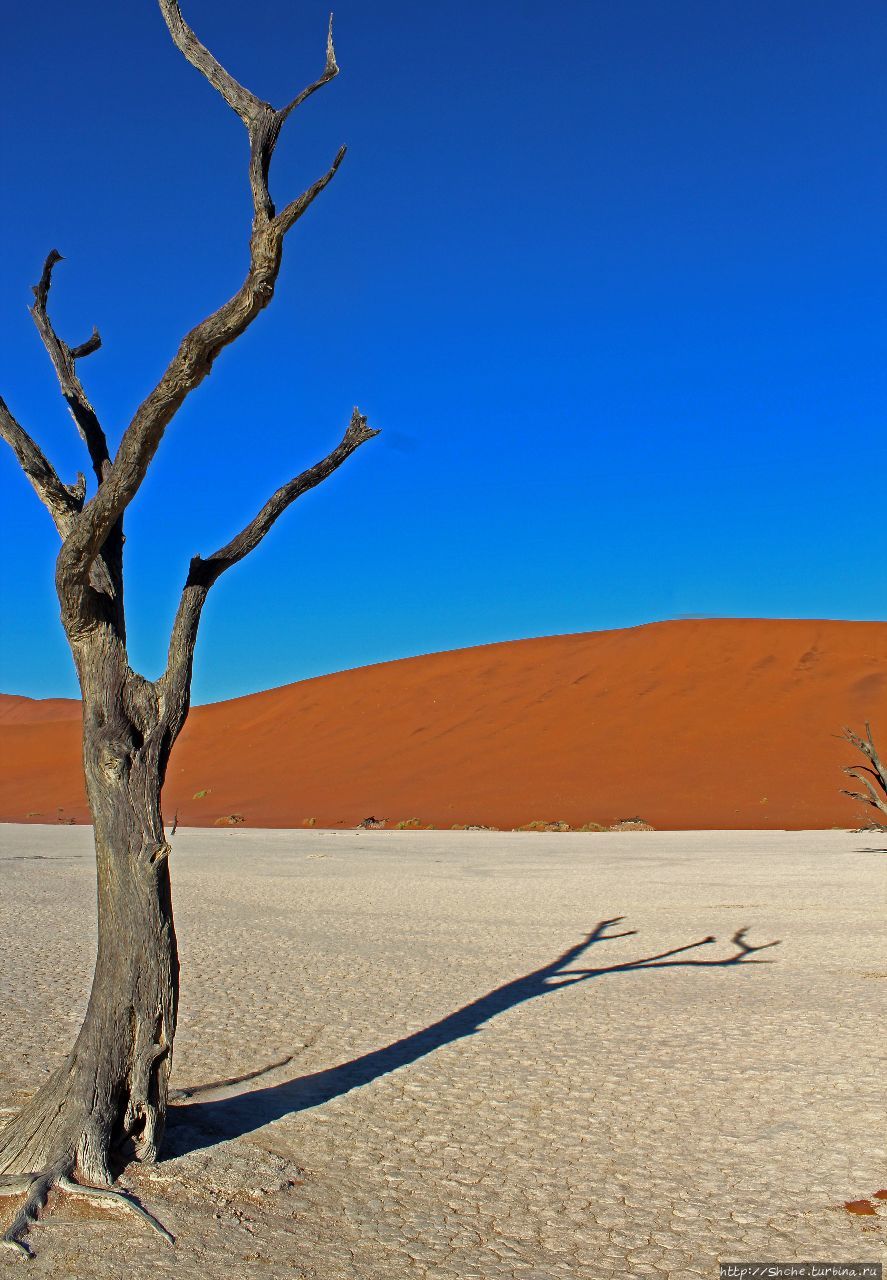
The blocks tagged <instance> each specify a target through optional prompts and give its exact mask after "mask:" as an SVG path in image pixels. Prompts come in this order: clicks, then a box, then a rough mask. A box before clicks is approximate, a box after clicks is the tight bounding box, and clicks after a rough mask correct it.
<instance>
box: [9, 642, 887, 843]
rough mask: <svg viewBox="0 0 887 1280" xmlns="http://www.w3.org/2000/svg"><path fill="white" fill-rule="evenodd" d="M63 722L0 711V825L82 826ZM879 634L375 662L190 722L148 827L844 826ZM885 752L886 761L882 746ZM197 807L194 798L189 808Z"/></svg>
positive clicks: (495, 649)
mask: <svg viewBox="0 0 887 1280" xmlns="http://www.w3.org/2000/svg"><path fill="white" fill-rule="evenodd" d="M76 708H77V704H76V703H70V702H67V703H66V702H64V701H62V700H54V701H53V703H52V704H51V711H50V704H48V703H40V702H38V703H29V702H28V700H26V699H19V698H0V820H3V821H22V820H26V819H31V820H33V821H44V822H45V821H55V820H56V818H57V816H58V814H59V811H60V810H61V816H62V817H63V818H76V819H77V821H87V820H88V811H87V808H86V804H85V799H84V794H83V786H82V782H81V777H80V759H79V723H78V721H77V719H76V718H72V715H74V716H76ZM865 719H870V720H871V721H872V722H873V727H874V730H875V734H876V739H877V736H878V732H879V730H880V736H881V740H882V741H884V742H885V743H887V623H865V622H818V621H758V620H730V619H727V620H689V621H678V622H664V623H656V624H652V625H650V626H644V627H637V628H633V629H630V630H623V631H605V632H593V633H590V634H587V635H568V636H552V637H548V638H545V639H541V640H521V641H515V642H512V643H507V644H494V645H487V646H484V647H481V648H474V649H462V650H458V651H455V652H451V653H440V654H432V655H429V656H427V657H421V658H411V659H407V660H405V661H401V662H390V663H383V664H380V665H378V666H373V667H364V668H360V669H358V670H356V671H346V672H341V673H339V674H337V675H331V676H323V677H321V678H319V679H315V680H306V681H302V682H301V683H299V684H293V685H289V686H286V687H284V688H282V689H272V690H270V691H268V692H266V693H260V694H254V695H251V696H249V697H244V698H238V699H235V700H233V701H230V702H223V703H217V704H214V705H211V706H205V707H199V708H196V709H195V710H194V711H193V712H192V715H191V719H190V721H189V723H188V725H187V728H186V730H185V732H184V734H183V736H182V738H181V740H180V742H179V744H178V746H177V748H176V751H175V753H174V755H173V759H172V764H171V767H170V771H169V778H168V781H167V786H166V791H165V794H164V809H165V813H166V816H167V818H168V819H170V818H172V815H173V814H174V813H178V820H179V823H180V824H182V825H211V824H212V823H214V822H215V821H216V820H218V819H219V818H223V817H224V816H226V815H230V814H239V815H242V817H243V819H244V821H245V824H246V825H247V826H257V827H262V826H268V827H289V826H301V825H302V823H303V822H304V821H305V820H306V819H309V818H313V819H316V822H317V825H318V826H326V825H336V824H344V825H346V826H353V825H355V824H356V823H357V822H359V821H360V820H361V819H362V818H365V817H368V816H369V815H374V816H376V817H379V818H386V819H387V820H388V824H389V825H393V824H395V823H396V822H398V821H401V820H404V819H410V818H418V819H420V820H421V822H422V823H423V824H434V825H435V826H446V827H449V826H451V825H452V824H454V823H481V824H486V825H492V826H497V827H513V826H518V825H520V824H523V823H527V822H531V821H537V820H546V821H552V820H561V821H566V822H568V823H570V824H571V825H573V826H579V825H581V824H583V823H586V822H598V823H602V824H609V823H612V822H614V821H616V820H618V819H620V818H625V817H634V816H640V817H642V818H644V819H646V821H647V822H649V823H652V825H653V826H655V827H660V828H668V827H672V828H759V827H760V828H772V827H788V828H805V827H830V826H852V825H854V824H855V823H856V822H858V821H859V820H860V819H862V818H863V817H864V816H865V815H864V814H863V812H862V810H861V806H859V805H856V804H854V802H852V801H850V800H848V799H846V798H845V797H843V796H842V795H841V794H840V788H841V786H842V785H843V782H844V778H843V776H842V774H841V771H840V766H841V765H842V764H846V763H850V762H852V759H853V754H854V753H853V752H852V750H851V749H849V748H848V747H847V745H846V744H842V743H841V742H840V741H839V740H838V739H837V737H836V736H835V735H837V734H838V733H839V732H840V729H841V727H842V726H843V725H844V724H851V725H854V726H856V727H857V728H861V726H862V722H863V721H864V720H865ZM885 749H887V747H885ZM200 792H205V793H206V794H205V795H202V796H200V797H199V798H198V796H197V793H200Z"/></svg>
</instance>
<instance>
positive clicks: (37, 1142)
mask: <svg viewBox="0 0 887 1280" xmlns="http://www.w3.org/2000/svg"><path fill="white" fill-rule="evenodd" d="M79 656H80V662H79V664H78V665H79V666H80V674H81V687H82V689H83V695H84V718H83V762H84V769H85V773H86V781H87V793H88V796H89V804H90V809H91V812H92V816H93V823H94V830H95V848H96V870H97V886H98V949H97V956H96V967H95V976H94V978H93V985H92V992H91V994H90V998H89V1005H88V1007H87V1011H86V1017H85V1019H84V1022H83V1026H82V1027H81V1029H80V1032H79V1034H78V1036H77V1040H76V1042H75V1044H74V1047H73V1049H72V1050H71V1053H70V1054H69V1056H68V1058H67V1060H66V1061H65V1063H64V1064H63V1065H62V1066H61V1067H60V1068H59V1069H58V1070H57V1071H56V1072H55V1073H54V1074H53V1075H52V1076H51V1077H50V1079H49V1080H48V1081H47V1083H46V1084H45V1085H44V1086H43V1087H42V1088H41V1089H40V1090H38V1092H37V1093H36V1094H35V1095H34V1097H33V1098H32V1099H31V1101H30V1102H29V1103H27V1104H26V1105H25V1107H24V1108H23V1110H22V1111H21V1113H20V1114H19V1115H18V1116H17V1117H16V1119H15V1120H14V1121H13V1122H12V1123H11V1124H10V1125H8V1126H7V1128H6V1129H5V1130H4V1131H3V1133H2V1136H0V1173H4V1174H10V1173H35V1172H38V1171H42V1170H46V1169H50V1168H52V1169H59V1168H62V1169H63V1170H64V1173H65V1175H68V1174H70V1173H77V1174H78V1175H79V1176H80V1177H81V1178H83V1179H84V1180H85V1181H88V1182H92V1183H98V1184H102V1185H107V1184H108V1183H110V1182H111V1181H112V1180H113V1174H112V1172H111V1169H110V1156H111V1151H112V1149H113V1148H114V1147H115V1146H116V1145H119V1144H121V1143H122V1142H124V1140H125V1139H127V1138H130V1139H132V1141H133V1142H134V1143H135V1148H136V1154H137V1155H138V1156H139V1157H140V1158H141V1159H142V1160H148V1161H150V1160H153V1159H154V1158H155V1156H156V1153H157V1148H158V1145H159V1143H160V1140H161V1137H162V1133H163V1126H164V1120H165V1115H166V1101H167V1091H168V1089H167V1086H168V1081H169V1073H170V1067H171V1057H172V1045H173V1037H174V1034H175V1024H176V1008H177V1003H178V955H177V950H176V937H175V930H174V927H173V917H172V897H171V892H170V876H169V852H170V850H169V845H168V844H167V843H166V840H165V837H164V831H163V821H162V817H161V811H160V791H161V786H162V783H163V776H164V773H165V769H166V762H167V760H168V758H169V748H170V746H171V742H170V734H169V732H168V730H167V729H166V727H165V726H164V725H163V722H162V720H161V718H160V716H159V714H158V708H157V706H156V697H155V696H154V695H155V691H154V687H153V686H151V685H149V684H147V682H144V681H142V680H141V679H140V678H139V677H138V676H135V675H134V674H133V673H132V672H131V671H129V669H128V667H124V659H123V657H122V649H121V648H120V647H119V646H118V645H117V644H116V643H113V642H112V643H111V644H110V645H108V643H107V642H105V643H102V642H98V643H96V642H91V643H89V645H88V646H87V649H86V652H83V651H82V650H81V652H80V655H79ZM115 657H116V659H117V663H116V665H117V666H118V671H116V672H114V676H115V678H114V679H113V680H112V681H109V680H108V676H109V670H110V669H112V668H113V666H114V663H113V662H112V661H110V662H109V659H113V658H115ZM100 685H101V686H102V687H101V688H100V687H99V686H100ZM109 695H110V696H109ZM152 704H154V705H153V708H152ZM146 713H148V714H147V715H146Z"/></svg>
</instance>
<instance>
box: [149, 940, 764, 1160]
mask: <svg viewBox="0 0 887 1280" xmlns="http://www.w3.org/2000/svg"><path fill="white" fill-rule="evenodd" d="M621 920H622V917H621V916H617V917H616V918H615V919H612V920H601V921H600V922H599V923H598V924H597V925H595V927H594V928H593V929H592V931H591V932H590V933H589V934H588V935H587V936H586V937H585V938H584V939H583V940H582V941H581V942H579V943H577V944H576V945H575V946H572V947H569V948H568V949H567V950H566V951H564V952H563V953H562V954H561V955H559V956H558V957H557V958H556V959H554V960H552V961H551V963H550V964H546V965H543V966H542V968H540V969H534V970H533V971H532V972H531V973H527V974H524V975H523V976H522V977H520V978H515V979H513V981H511V982H506V983H505V984H504V985H503V986H501V987H496V988H495V989H494V990H493V991H489V992H487V994H486V995H483V996H481V997H480V998H479V999H477V1000H473V1001H472V1002H471V1004H467V1005H464V1006H463V1007H462V1008H461V1009H456V1010H455V1011H454V1012H453V1013H449V1014H447V1016H446V1017H444V1018H441V1019H440V1021H438V1022H434V1023H432V1024H431V1025H430V1026H428V1027H423V1029H422V1030H421V1031H417V1032H415V1033H414V1034H413V1035H409V1036H405V1037H404V1038H403V1039H401V1040H395V1041H393V1042H392V1043H391V1044H388V1045H385V1046H384V1047H383V1048H381V1049H375V1050H373V1051H372V1052H370V1053H365V1054H363V1055H362V1056H361V1057H359V1058H352V1059H351V1060H350V1061H348V1062H342V1063H340V1064H339V1065H338V1066H335V1067H329V1068H327V1069H326V1070H324V1071H316V1072H314V1073H313V1074H312V1075H307V1076H298V1077H296V1078H294V1079H292V1080H285V1081H283V1082H282V1083H280V1084H275V1085H269V1086H267V1087H266V1088H260V1089H252V1090H246V1091H241V1092H239V1093H237V1094H235V1095H233V1096H227V1097H221V1098H219V1097H217V1098H214V1099H212V1100H207V1101H204V1102H199V1101H197V1102H195V1101H191V1100H188V1101H184V1102H182V1103H179V1104H177V1105H175V1106H173V1107H171V1108H170V1111H169V1113H168V1130H169V1131H168V1139H167V1150H166V1155H167V1157H168V1158H170V1157H174V1156H179V1155H184V1154H186V1153H188V1152H190V1151H196V1150H199V1149H200V1148H202V1147H209V1146H214V1145H215V1144H217V1143H219V1142H225V1141H227V1140H228V1139H230V1138H239V1137H241V1136H242V1135H244V1134H247V1133H252V1132H254V1131H255V1130H256V1129H260V1128H262V1126H263V1125H266V1124H270V1123H271V1121H272V1120H280V1119H281V1118H282V1117H283V1116H287V1115H291V1114H293V1113H294V1112H297V1111H304V1110H306V1109H307V1108H310V1107H317V1106H321V1105H322V1104H323V1103H325V1102H329V1101H330V1100H331V1099H332V1098H338V1097H341V1096H342V1095H343V1094H346V1093H349V1092H350V1091H351V1090H352V1089H357V1088H360V1086H361V1085H365V1084H369V1083H370V1082H371V1081H372V1080H376V1079H378V1078H379V1076H384V1075H387V1074H388V1073H389V1072H391V1071H396V1070H397V1069H398V1068H399V1067H405V1066H408V1065H409V1064H410V1063H412V1062H416V1061H417V1060H418V1059H419V1058H423V1057H425V1055H426V1054H429V1053H433V1052H434V1051H435V1049H439V1048H441V1046H442V1045H445V1044H451V1043H452V1042H453V1041H455V1040H461V1039H463V1038H464V1037H466V1036H472V1035H474V1034H475V1033H476V1032H477V1031H479V1029H480V1028H481V1027H482V1026H483V1025H484V1023H487V1022H489V1021H490V1019H492V1018H495V1017H496V1015H497V1014H499V1013H502V1012H504V1010H506V1009H513V1008H514V1007H515V1006H516V1005H519V1004H523V1003H524V1002H525V1001H527V1000H534V999H536V998H537V997H538V996H544V995H548V994H549V993H550V992H552V991H558V990H559V989H560V988H561V987H569V986H574V985H575V984H576V983H578V982H587V981H588V980H589V979H591V978H602V977H604V976H607V975H611V974H616V973H633V972H636V971H639V970H643V969H647V970H649V969H669V968H678V967H680V968H690V967H696V968H700V969H703V968H705V969H729V968H731V967H733V966H735V965H740V964H766V963H767V961H765V960H754V959H752V958H751V957H752V956H753V955H754V953H755V952H758V951H765V950H766V949H767V948H769V947H775V946H777V945H778V942H767V943H764V944H763V945H761V946H752V945H751V944H750V943H748V942H746V940H745V934H746V932H747V929H738V930H737V931H736V933H735V934H734V935H733V938H732V942H733V945H734V947H735V948H736V950H735V952H734V953H733V954H731V955H729V956H727V957H725V958H724V959H721V960H700V959H696V958H693V959H686V958H682V959H675V957H676V956H681V957H685V956H686V953H687V952H688V951H693V950H695V949H696V948H697V947H704V946H708V945H710V944H711V943H714V942H715V941H716V939H715V938H713V937H708V938H700V939H699V941H698V942H689V943H687V944H686V945H684V946H682V947H673V948H672V949H671V950H669V951H661V952H659V953H658V954H657V955H652V956H643V957H641V958H640V959H638V960H628V961H625V962H624V963H622V964H612V965H602V966H600V967H597V968H588V969H586V968H581V969H580V968H572V967H571V966H572V965H573V964H574V962H575V961H578V960H579V959H580V958H581V957H582V956H584V954H585V952H586V951H588V950H589V948H590V947H592V946H595V945H596V944H599V943H603V942H610V941H613V940H614V939H616V938H628V937H631V936H632V935H634V934H635V933H636V932H637V931H636V930H635V929H628V930H626V931H624V932H622V933H611V932H608V930H610V929H612V928H613V927H614V926H616V925H618V924H619V923H620V922H621ZM290 1060H291V1059H284V1060H283V1061H282V1062H276V1063H272V1064H270V1065H269V1066H268V1067H265V1068H261V1069H259V1070H258V1071H251V1072H248V1073H247V1074H246V1075H243V1076H239V1077H236V1078H233V1079H229V1080H224V1081H217V1082H216V1083H215V1084H209V1085H201V1086H197V1087H196V1088H193V1089H190V1090H179V1091H178V1093H179V1096H180V1097H184V1098H187V1099H193V1098H194V1096H195V1095H199V1094H200V1093H212V1092H217V1091H219V1090H220V1089H229V1088H231V1087H234V1086H236V1085H239V1084H242V1083H244V1082H245V1081H247V1080H253V1079H256V1078H258V1077H260V1076H262V1075H265V1074H268V1073H269V1072H271V1071H274V1070H277V1069H279V1068H280V1067H282V1066H284V1065H286V1063H287V1062H288V1061H290Z"/></svg>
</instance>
